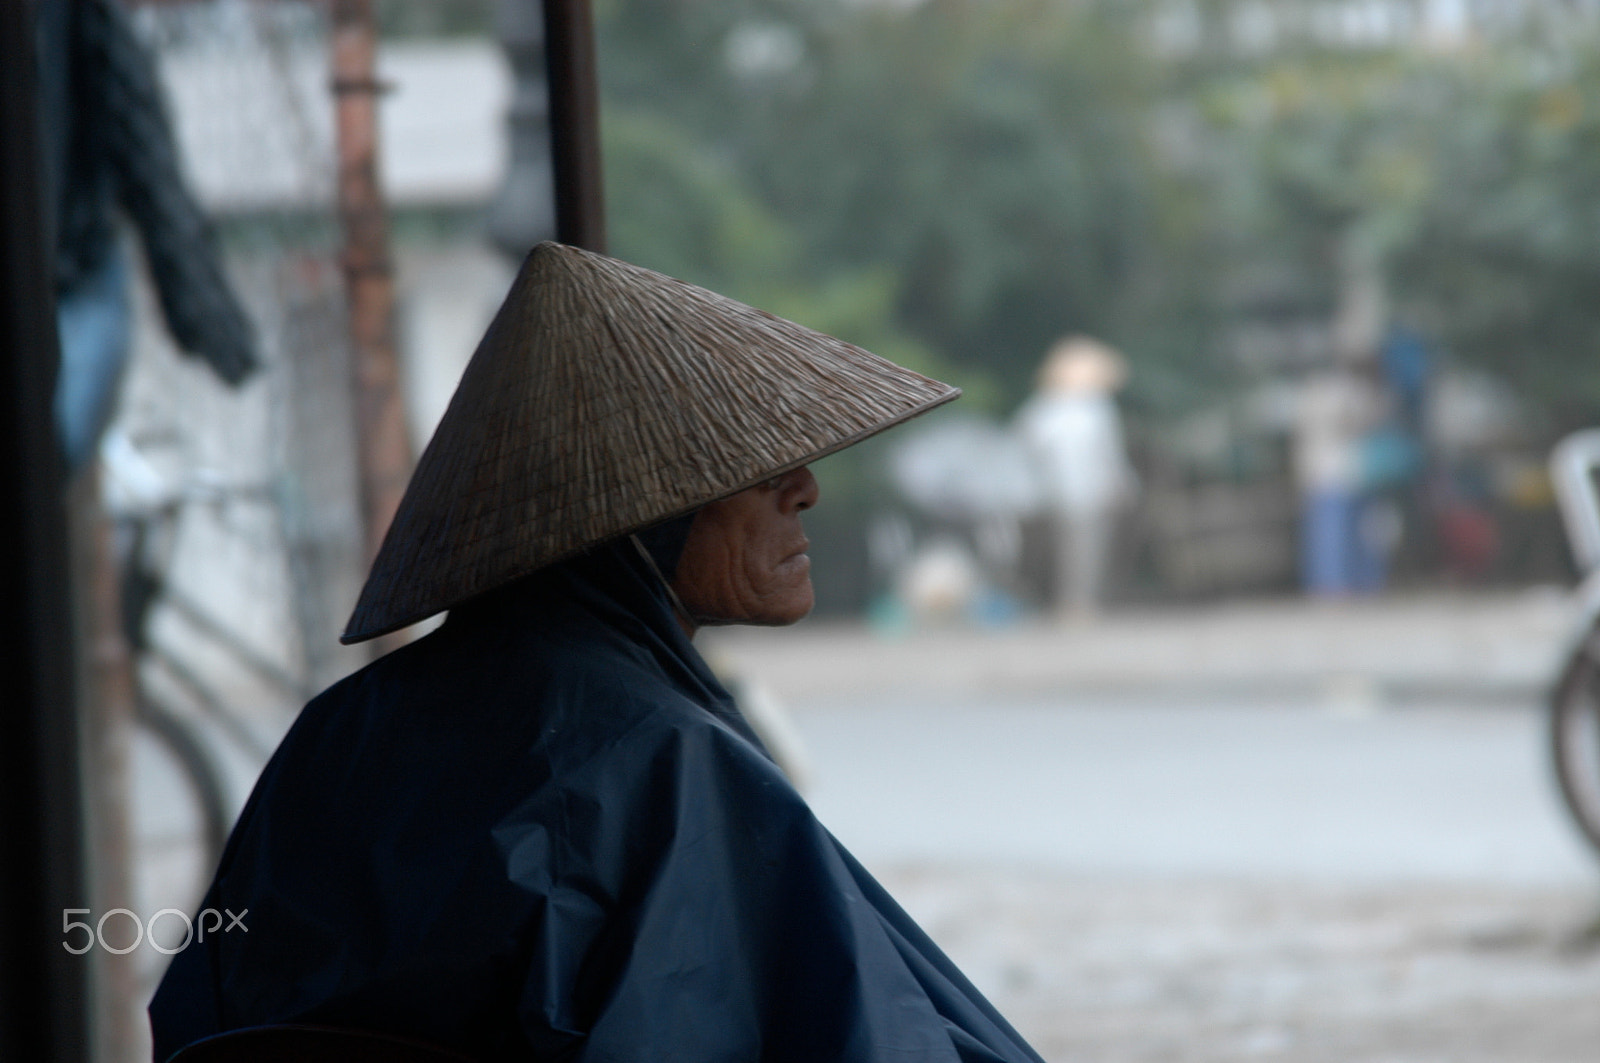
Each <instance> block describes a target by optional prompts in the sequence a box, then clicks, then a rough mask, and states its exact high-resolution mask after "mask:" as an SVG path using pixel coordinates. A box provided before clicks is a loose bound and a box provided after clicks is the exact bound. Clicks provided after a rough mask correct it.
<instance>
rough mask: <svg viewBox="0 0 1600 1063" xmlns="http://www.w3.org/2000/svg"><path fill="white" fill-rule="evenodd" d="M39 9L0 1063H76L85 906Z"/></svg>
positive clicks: (1, 88)
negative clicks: (71, 930)
mask: <svg viewBox="0 0 1600 1063" xmlns="http://www.w3.org/2000/svg"><path fill="white" fill-rule="evenodd" d="M34 40H35V38H34V5H33V4H32V3H26V2H24V3H4V4H0V542H8V543H12V544H13V545H12V546H11V547H8V548H7V549H5V550H3V551H0V602H3V603H4V608H0V646H3V647H4V655H5V660H6V661H7V666H6V677H5V693H4V694H3V695H0V1059H7V1060H11V1059H16V1060H24V1059H25V1060H30V1061H34V1063H85V1061H86V1060H87V1059H88V1057H89V1038H88V1004H87V987H88V969H89V964H88V956H87V955H85V956H74V955H72V954H70V953H68V952H67V951H66V950H65V949H63V948H62V947H61V946H62V932H61V918H62V917H61V911H62V909H63V908H82V907H85V906H86V905H87V901H86V900H85V897H86V891H85V886H84V880H83V835H82V826H81V818H80V798H79V791H78V744H77V742H78V739H77V719H76V702H75V698H74V694H73V653H72V623H71V605H70V599H69V554H68V550H67V512H66V501H65V496H64V492H63V484H64V482H65V475H64V470H63V467H62V461H61V455H60V453H59V452H58V450H57V447H56V443H55V434H54V429H53V425H52V424H51V399H52V395H53V394H54V391H55V375H56V365H57V361H58V356H57V350H56V328H55V309H54V292H53V286H52V282H51V277H52V276H53V271H52V268H51V261H50V260H51V256H50V252H49V245H48V242H47V240H46V231H45V228H44V214H45V207H44V204H45V202H46V200H45V197H44V196H43V194H42V191H43V190H42V187H41V184H40V145H39V125H38V123H39V114H38V105H37V98H36V92H37V87H36V83H35V77H34V75H35V70H34V58H35V57H34Z"/></svg>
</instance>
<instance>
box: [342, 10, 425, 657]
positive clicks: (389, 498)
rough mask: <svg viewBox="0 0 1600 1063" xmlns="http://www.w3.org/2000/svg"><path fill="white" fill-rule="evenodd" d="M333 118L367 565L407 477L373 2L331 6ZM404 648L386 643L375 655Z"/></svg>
mask: <svg viewBox="0 0 1600 1063" xmlns="http://www.w3.org/2000/svg"><path fill="white" fill-rule="evenodd" d="M332 12H333V18H332V38H333V40H332V63H333V92H334V104H335V108H334V118H335V126H336V130H337V134H338V151H339V187H338V195H339V221H340V224H341V225H342V227H343V229H344V275H345V288H346V293H347V299H348V302H349V307H350V341H351V352H350V353H351V358H352V359H353V362H354V367H353V368H354V375H355V402H356V436H357V447H358V451H359V457H360V468H361V499H362V517H363V520H364V522H365V528H366V548H367V560H368V561H370V560H371V559H372V558H374V557H376V556H377V554H378V548H379V547H380V546H381V545H382V544H383V536H384V533H385V532H387V531H388V530H389V522H390V521H391V520H392V519H393V518H394V514H395V510H396V509H398V508H399V505H400V499H401V497H402V496H403V495H404V494H405V490H406V482H407V480H409V479H410V476H411V444H410V440H409V439H408V438H407V436H406V419H405V403H404V398H403V396H402V394H401V390H400V358H399V353H398V342H397V340H396V336H395V323H394V313H395V308H394V267H393V263H392V261H391V259H390V255H389V214H388V208H387V206H386V205H385V203H384V198H383V187H382V184H381V181H380V179H379V172H378V170H379V167H378V162H379V156H378V94H379V93H380V92H381V91H382V86H380V85H379V84H378V81H377V53H378V35H377V28H376V25H375V23H374V20H373V11H372V0H333V6H332ZM400 641H403V640H394V639H389V640H386V641H384V642H383V643H380V648H384V649H388V648H393V647H394V646H395V645H396V644H398V642H400Z"/></svg>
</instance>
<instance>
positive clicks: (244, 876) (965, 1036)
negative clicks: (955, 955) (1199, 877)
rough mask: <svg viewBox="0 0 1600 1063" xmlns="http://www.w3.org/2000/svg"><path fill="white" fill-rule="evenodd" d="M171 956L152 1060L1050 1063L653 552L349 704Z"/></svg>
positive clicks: (255, 808) (588, 577)
mask: <svg viewBox="0 0 1600 1063" xmlns="http://www.w3.org/2000/svg"><path fill="white" fill-rule="evenodd" d="M202 907H210V908H215V909H217V910H219V911H221V910H224V909H226V910H229V911H231V912H232V913H236V914H237V913H247V914H243V915H242V921H243V923H244V927H243V928H235V929H234V930H232V931H229V932H212V933H211V934H210V935H209V936H208V937H207V938H206V940H205V941H204V942H203V943H201V942H198V941H197V942H194V943H192V944H190V945H189V947H188V948H187V949H186V950H184V951H183V952H181V953H179V954H178V955H177V956H175V957H174V960H173V963H172V966H171V968H170V969H169V970H168V972H167V975H166V978H165V980H164V981H163V983H162V985H161V988H160V990H159V992H158V993H157V995H156V997H155V1000H154V1002H153V1003H152V1004H151V1007H150V1015H151V1021H152V1024H153V1027H154V1032H155V1045H156V1057H157V1059H165V1058H166V1057H167V1056H168V1055H170V1054H171V1053H172V1052H175V1051H176V1050H177V1049H179V1048H181V1047H182V1046H183V1045H185V1044H187V1043H189V1042H191V1041H194V1040H196V1039H198V1038H201V1037H205V1036H208V1035H210V1034H213V1033H216V1032H219V1031H222V1030H226V1029H232V1028H236V1027H240V1026H246V1025H253V1024H262V1023H281V1022H308V1023H321V1024H330V1025H338V1026H348V1027H357V1028H363V1029H370V1030H378V1031H386V1032H392V1033H397V1034H403V1035H406V1036H410V1037H413V1038H417V1039H420V1040H424V1041H430V1042H433V1043H436V1044H439V1045H442V1046H445V1047H449V1048H454V1049H456V1050H458V1051H461V1052H464V1053H466V1054H468V1055H470V1056H472V1057H474V1058H478V1059H483V1060H513V1059H516V1060H579V1061H591V1063H597V1061H602V1060H604V1061H623V1060H628V1061H637V1060H652V1061H683V1063H689V1061H693V1063H718V1061H728V1063H732V1061H757V1060H770V1061H794V1063H801V1061H805V1063H823V1061H830V1060H837V1061H846V1060H850V1061H862V1063H866V1061H877V1060H894V1061H896V1063H909V1061H920V1060H927V1061H934V1060H941V1061H951V1063H955V1061H980V1060H983V1061H992V1063H993V1061H1006V1063H1023V1061H1034V1063H1037V1061H1038V1058H1039V1057H1038V1056H1037V1055H1036V1054H1035V1053H1034V1052H1033V1050H1032V1049H1031V1048H1030V1047H1029V1046H1028V1045H1027V1044H1026V1043H1025V1042H1024V1041H1023V1040H1022V1038H1021V1037H1020V1036H1019V1035H1018V1034H1017V1033H1016V1032H1015V1031H1014V1030H1013V1029H1012V1028H1011V1027H1010V1026H1009V1025H1008V1024H1007V1023H1006V1022H1005V1020H1004V1019H1002V1018H1001V1017H1000V1016H999V1015H998V1014H997V1013H996V1012H995V1010H994V1008H993V1007H992V1006H991V1005H990V1004H989V1003H988V1002H987V1001H986V1000H984V999H983V997H982V996H981V995H980V994H979V993H978V991H977V990H976V989H974V988H973V987H972V985H971V984H970V983H969V982H968V981H967V980H966V979H965V978H964V977H963V976H962V975H961V973H960V972H959V971H957V970H956V968H955V967H954V966H953V965H952V964H951V962H950V961H949V960H948V959H947V958H946V957H945V956H944V955H943V954H942V953H941V952H940V951H939V949H938V948H937V947H936V946H935V945H934V944H933V943H932V942H931V941H930V940H929V939H928V938H927V937H926V935H924V934H923V933H922V931H921V930H920V929H919V928H918V927H917V926H916V925H915V924H914V923H913V922H912V920H911V919H910V918H909V917H908V916H907V915H906V914H905V913H904V912H903V911H902V910H901V909H900V908H899V907H898V906H897V905H896V904H895V903H894V901H893V900H891V899H890V898H889V897H888V895H887V894H886V893H885V892H884V891H883V889H882V888H881V887H880V886H879V885H878V884H877V883H876V882H875V881H873V879H872V877H871V876H870V875H868V873H867V872H866V871H865V870H863V869H862V867H861V866H860V865H859V864H858V863H857V862H856V861H855V860H854V859H852V858H851V856H850V855H849V853H847V852H846V851H845V850H844V849H843V847H842V846H840V845H839V843H838V842H837V841H836V840H835V839H834V838H833V837H832V836H831V835H830V834H829V833H828V832H827V831H826V830H825V829H824V828H823V827H822V826H821V825H820V824H819V823H818V822H817V820H816V819H815V818H814V817H813V816H812V814H811V812H810V810H809V809H808V808H807V806H806V804H805V802H804V801H803V800H802V799H801V798H800V796H799V795H798V794H797V793H796V792H795V790H794V789H793V788H792V787H791V786H790V785H789V783H788V782H787V780H786V779H785V778H784V777H783V775H782V774H781V773H780V772H779V771H778V769H777V768H776V767H775V766H774V765H773V763H772V762H771V760H770V759H769V758H768V757H767V755H766V754H765V752H764V751H763V749H762V748H761V745H760V742H759V740H758V739H757V738H756V736H755V735H754V734H753V733H752V732H751V730H750V729H749V727H748V726H747V725H746V723H745V722H744V720H743V719H742V718H741V717H740V715H739V712H738V710H737V708H736V707H735V705H734V703H733V700H732V698H731V697H730V696H729V695H728V694H727V692H726V691H725V690H724V689H723V688H722V686H721V685H720V684H719V683H718V681H717V680H716V678H715V677H714V676H713V675H712V673H711V672H710V670H709V669H708V668H707V666H706V664H705V662H704V661H703V660H702V659H701V657H700V655H699V654H698V653H697V652H696V651H695V650H694V648H693V647H692V645H691V644H690V643H689V641H688V639H687V638H686V637H685V635H684V634H683V632H682V631H681V629H680V628H679V627H678V625H677V623H676V622H675V620H674V618H673V614H672V612H671V608H670V606H669V604H668V600H667V597H666V594H665V590H664V588H663V586H662V585H661V583H660V582H659V580H657V579H655V578H654V577H653V575H652V574H651V573H650V572H649V570H648V568H647V567H646V565H645V564H644V562H643V561H642V560H641V559H640V557H639V556H638V555H637V553H636V552H634V551H632V550H631V549H627V548H624V547H623V546H608V547H602V548H599V549H597V550H595V551H593V552H591V553H590V554H588V555H585V556H583V557H580V558H578V559H575V560H571V561H567V562H564V563H560V564H557V565H554V566H551V567H550V568H548V569H545V570H542V571H541V572H539V573H536V574H535V575H533V576H531V577H528V578H527V579H525V580H523V581H521V582H519V583H517V584H514V585H512V586H510V587H508V588H505V589H503V590H501V591H498V592H496V593H494V594H492V595H489V596H487V597H486V598H485V599H484V600H482V601H480V602H478V603H476V604H474V605H471V606H469V607H465V608H460V609H457V610H455V611H454V612H453V613H452V615H451V616H450V618H449V620H448V621H447V622H446V623H445V624H444V625H443V626H442V627H441V628H440V629H439V630H438V631H436V632H434V633H433V634H431V635H429V636H427V637H426V638H424V639H421V640H419V641H418V642H416V643H413V644H412V645H410V646H407V647H405V648H403V649H401V650H398V651H396V652H394V653H392V654H390V655H388V656H387V657H384V658H382V659H381V660H379V661H377V662H376V663H374V664H372V665H370V666H369V667H367V668H366V669H364V670H363V671H361V672H359V673H357V674H356V675H354V676H352V677H350V678H348V679H346V680H344V681H343V682H341V683H339V684H337V685H335V686H334V687H332V688H331V689H330V690H328V691H327V692H326V693H324V694H323V695H321V696H320V697H318V698H317V699H315V700H314V701H312V702H311V704H310V705H308V706H307V707H306V709H305V711H304V712H303V713H302V715H301V717H300V719H299V720H298V721H297V723H296V724H295V726H294V727H293V729H292V730H291V731H290V733H289V735H288V736H287V737H286V738H285V740H284V742H283V743H282V745H281V746H280V748H279V749H278V751H277V753H276V754H275V755H274V756H273V758H272V760H271V762H270V763H269V764H268V765H267V768H266V769H265V771H264V772H263V773H262V776H261V779H260V781H259V782H258V783H257V786H256V789H255V792H254V793H253V795H252V796H251V798H250V801H249V803H248V804H247V805H246V807H245V810H244V812H243V814H242V815H241V817H240V821H239V824H238V826H237V827H236V828H235V831H234V834H233V837H232V838H231V839H230V841H229V843H228V846H227V849H226V851H225V853H224V855H223V857H222V861H221V865H220V867H219V870H218V872H217V876H216V879H215V882H214V883H213V885H212V887H211V889H210V891H209V893H208V894H207V896H206V899H205V901H204V902H203V905H202Z"/></svg>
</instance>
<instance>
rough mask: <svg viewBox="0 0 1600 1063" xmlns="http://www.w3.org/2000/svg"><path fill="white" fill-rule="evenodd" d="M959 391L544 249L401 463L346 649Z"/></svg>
mask: <svg viewBox="0 0 1600 1063" xmlns="http://www.w3.org/2000/svg"><path fill="white" fill-rule="evenodd" d="M959 394H960V391H959V390H957V389H956V388H953V387H950V386H949V385H948V384H941V383H940V382H938V381H936V380H930V379H928V378H927V377H924V376H921V375H920V374H917V373H913V372H911V371H909V370H906V369H902V368H901V367H899V366H897V365H895V364H894V363H892V362H888V361H885V360H884V359H882V358H879V357H878V356H876V355H874V354H870V353H868V352H867V351H864V350H862V349H860V348H859V347H853V346H851V345H850V344H848V343H844V342H842V341H840V340H836V339H834V338H833V337H831V336H826V335H823V334H822V333H820V332H813V331H812V330H810V329H807V328H803V327H801V326H799V325H796V324H794V323H792V322H789V321H785V320H783V319H782V318H777V317H773V316H772V315H771V314H767V313H764V312H762V311H760V310H755V309H752V308H751V307H748V306H745V305H744V304H742V303H738V302H735V301H733V300H732V299H727V298H724V297H722V296H720V295H716V294H714V293H712V292H708V291H706V290H704V289H702V288H696V287H694V286H693V285H690V284H685V283H683V282H682V281H677V280H673V279H672V278H670V277H665V276H662V275H661V274H659V273H654V272H651V271H650V270H646V269H641V268H639V267H637V266H631V265H628V264H627V263H624V262H619V261H617V260H616V259H612V258H606V257H604V256H602V255H596V254H592V253H590V252H587V251H580V250H578V249H576V248H572V247H566V246H563V245H561V244H554V243H544V244H540V245H539V246H538V247H536V248H534V249H533V251H532V252H531V253H530V254H529V255H528V257H527V259H526V260H525V261H524V262H523V265H522V270H521V272H520V273H519V274H518V276H517V279H516V280H515V282H513V284H512V286H511V291H510V293H509V294H508V295H507V296H506V300H505V303H504V304H503V305H502V306H501V307H500V311H499V313H498V314H497V315H496V316H495V319H494V322H493V323H492V324H491V325H490V326H489V330H488V332H487V333H486V334H485V335H484V338H483V341H482V342H481V343H480V344H479V345H478V350H477V352H476V353H475V354H474V355H473V356H472V361H471V362H470V363H469V364H468V365H467V368H466V371H465V372H464V373H463V374H462V377H461V383H460V384H459V385H458V386H457V388H456V393H455V396H454V397H453V398H452V399H451V400H450V405H449V407H448V409H446V411H445V414H444V418H443V419H442V420H441V421H440V423H439V427H438V429H437V430H436V431H435V432H434V435H433V440H432V441H431V442H430V443H429V444H428V447H427V449H426V450H425V451H424V452H423V454H422V458H421V460H420V461H418V463H417V468H416V472H415V473H413V474H412V477H411V483H410V485H409V486H408V487H407V489H406V494H405V497H404V498H403V499H402V500H401V502H400V507H399V510H398V511H397V512H396V513H395V516H394V521H393V523H392V524H391V525H390V526H389V533H388V535H387V537H386V538H385V539H384V541H383V546H382V548H381V549H380V550H379V551H378V556H377V559H376V560H375V561H374V562H373V565H372V572H371V574H370V575H369V576H368V577H367V583H366V586H365V587H364V588H362V591H361V597H360V600H359V601H358V602H357V604H356V609H355V613H354V614H353V615H352V616H351V618H350V623H349V625H348V627H347V628H346V630H345V633H344V636H343V638H342V641H344V642H359V641H361V640H363V639H370V638H374V637H376V636H378V635H382V634H385V633H387V632H390V631H394V630H397V629H399V628H402V627H405V626H407V625H409V624H413V623H416V622H417V621H419V620H424V619H426V618H427V617H430V616H432V615H434V614H435V613H438V612H440V611H442V610H445V609H449V608H451V607H452V606H455V605H458V604H460V603H462V602H464V601H466V600H467V599H469V598H472V597H474V596H476V595H479V594H482V593H484V592H486V591H490V590H493V589H495V588H496V587H500V586H503V585H504V584H506V583H508V582H510V581H511V580H514V579H516V578H518V577H520V576H523V575H526V574H527V573H530V572H532V571H534V570H535V569H538V568H540V567H542V566H544V565H547V564H549V563H551V562H552V561H557V560H559V559H561V558H563V557H566V556H569V555H572V554H575V553H577V552H579V551H581V550H584V549H586V548H588V547H591V546H594V545H596V544H598V543H601V542H604V541H605V540H608V539H612V538H615V537H617V536H620V535H623V534H626V533H628V532H632V531H636V530H638V529H640V528H643V527H646V526H648V525H650V524H654V523H656V522H657V521H660V520H665V519H667V518H669V517H673V516H677V515H679V514H682V513H687V512H690V511H692V510H694V509H696V508H698V507H700V506H703V505H705V504H706V503H707V502H711V501H714V500H716V499H718V498H723V497H725V496H727V495H731V494H734V493H735V492H738V491H742V490H744V489H745V488H747V487H751V486H753V485H755V484H758V483H760V482H762V481H763V480H766V479H769V478H771V477H773V476H776V475H777V474H779V473H781V472H785V471H787V470H789V469H793V468H797V467H799V466H801V465H805V464H806V463H808V462H811V461H814V460H815V459H817V458H820V457H822V456H824V455H826V454H831V453H833V452H834V451H836V450H840V449H842V448H844V447H847V446H849V445H851V444H852V443H856V442H859V441H860V440H862V439H865V438H866V437H868V436H870V435H872V434H874V433H876V432H880V431H882V430H883V429H885V428H888V427H890V426H891V425H894V424H898V423H899V422H901V421H904V420H906V419H907V418H909V417H913V416H915V415H917V414H919V413H922V412H924V411H926V410H929V409H932V408H933V407H935V406H937V405H939V404H941V403H944V402H948V401H949V400H951V399H953V398H955V397H956V396H957V395H959Z"/></svg>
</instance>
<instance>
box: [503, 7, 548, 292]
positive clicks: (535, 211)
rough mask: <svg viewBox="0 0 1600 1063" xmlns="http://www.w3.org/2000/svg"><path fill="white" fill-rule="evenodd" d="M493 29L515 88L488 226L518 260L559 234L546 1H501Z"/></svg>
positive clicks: (513, 262)
mask: <svg viewBox="0 0 1600 1063" xmlns="http://www.w3.org/2000/svg"><path fill="white" fill-rule="evenodd" d="M495 31H496V35H497V36H498V37H499V38H500V45H501V47H502V48H504V49H505V53H506V60H507V62H509V63H510V64H511V76H512V89H511V106H510V108H509V109H508V111H507V114H506V147H507V148H508V151H507V155H508V158H507V160H506V172H505V177H504V178H503V179H502V180H501V182H500V187H499V189H498V190H497V191H496V192H495V197H494V200H493V201H492V202H491V203H490V204H489V218H488V230H489V239H490V240H492V241H493V242H494V246H495V247H496V248H498V249H499V250H500V251H501V252H502V253H503V254H505V255H506V256H507V257H508V258H510V259H511V262H512V265H516V264H517V263H520V262H521V261H522V260H523V258H525V257H526V256H527V254H528V252H529V251H530V250H532V249H533V246H534V245H535V244H537V243H539V241H541V240H550V239H554V237H555V235H556V208H555V185H554V183H553V181H554V179H553V178H552V177H551V174H550V86H549V84H548V78H547V76H546V74H545V62H544V4H543V3H542V2H541V0H500V3H499V7H498V8H497V9H496V16H495Z"/></svg>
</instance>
